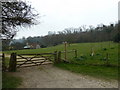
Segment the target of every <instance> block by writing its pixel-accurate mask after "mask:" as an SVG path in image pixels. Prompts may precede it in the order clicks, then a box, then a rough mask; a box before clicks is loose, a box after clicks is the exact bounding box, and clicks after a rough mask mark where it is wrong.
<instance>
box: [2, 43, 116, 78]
mask: <svg viewBox="0 0 120 90" xmlns="http://www.w3.org/2000/svg"><path fill="white" fill-rule="evenodd" d="M91 48H93V49H94V52H95V54H94V56H90V54H91ZM73 49H76V50H77V52H78V53H77V54H78V56H77V58H75V55H74V52H73V53H67V59H68V60H69V61H70V62H71V63H72V64H63V63H62V64H59V65H57V66H59V67H60V68H64V69H67V70H70V71H73V72H78V73H82V74H88V75H91V76H95V77H103V78H110V79H117V75H118V74H117V67H118V43H113V42H97V43H74V44H71V45H70V46H68V47H67V50H73ZM54 51H64V45H63V44H61V45H57V46H53V47H48V48H40V49H28V50H14V51H5V52H4V53H6V54H10V53H12V52H16V53H17V54H37V53H52V52H54ZM107 53H108V54H109V59H108V64H110V66H111V67H106V65H107V64H106V59H105V58H106V54H107ZM62 58H64V54H62ZM95 65H96V66H95Z"/></svg>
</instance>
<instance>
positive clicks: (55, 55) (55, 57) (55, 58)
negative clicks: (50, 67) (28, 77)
mask: <svg viewBox="0 0 120 90" xmlns="http://www.w3.org/2000/svg"><path fill="white" fill-rule="evenodd" d="M54 62H55V63H57V62H58V60H57V51H55V52H54Z"/></svg>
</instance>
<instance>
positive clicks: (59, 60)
mask: <svg viewBox="0 0 120 90" xmlns="http://www.w3.org/2000/svg"><path fill="white" fill-rule="evenodd" d="M59 62H61V51H59V52H58V63H59Z"/></svg>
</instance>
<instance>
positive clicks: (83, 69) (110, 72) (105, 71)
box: [55, 63, 118, 80]
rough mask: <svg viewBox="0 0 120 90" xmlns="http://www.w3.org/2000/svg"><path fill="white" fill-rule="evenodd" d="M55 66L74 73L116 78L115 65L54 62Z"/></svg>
mask: <svg viewBox="0 0 120 90" xmlns="http://www.w3.org/2000/svg"><path fill="white" fill-rule="evenodd" d="M55 66H57V67H59V68H62V69H65V70H69V71H72V72H75V73H80V74H83V75H90V76H93V77H96V78H100V79H101V78H102V79H105V80H111V79H115V80H117V79H118V68H117V67H105V66H91V65H76V64H68V63H59V64H55Z"/></svg>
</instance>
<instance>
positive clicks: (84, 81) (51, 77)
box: [11, 64, 118, 88]
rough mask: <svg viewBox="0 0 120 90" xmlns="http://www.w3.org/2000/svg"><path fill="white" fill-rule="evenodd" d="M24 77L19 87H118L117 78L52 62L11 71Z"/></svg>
mask: <svg viewBox="0 0 120 90" xmlns="http://www.w3.org/2000/svg"><path fill="white" fill-rule="evenodd" d="M11 74H13V75H15V76H19V77H21V78H22V79H23V82H22V85H20V86H19V87H18V88H117V87H118V82H117V81H116V80H111V81H105V80H100V79H96V78H93V77H90V76H84V75H81V74H77V73H73V72H70V71H67V70H62V69H59V68H57V67H55V66H53V65H52V64H49V65H41V66H34V67H26V68H19V69H18V71H17V72H14V73H11Z"/></svg>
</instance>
